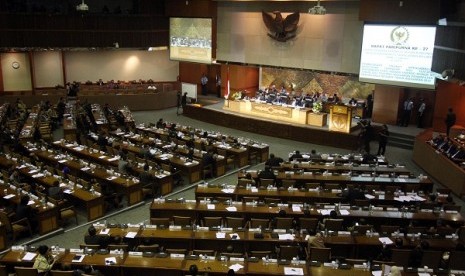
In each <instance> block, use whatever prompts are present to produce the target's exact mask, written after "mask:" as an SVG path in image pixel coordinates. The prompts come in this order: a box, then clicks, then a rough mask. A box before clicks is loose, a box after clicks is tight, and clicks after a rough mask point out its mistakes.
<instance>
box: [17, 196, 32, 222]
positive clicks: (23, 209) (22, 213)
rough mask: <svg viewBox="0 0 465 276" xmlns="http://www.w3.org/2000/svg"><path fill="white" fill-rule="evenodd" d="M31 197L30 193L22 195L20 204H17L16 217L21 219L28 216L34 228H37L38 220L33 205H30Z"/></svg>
mask: <svg viewBox="0 0 465 276" xmlns="http://www.w3.org/2000/svg"><path fill="white" fill-rule="evenodd" d="M30 199H31V198H30V197H29V196H28V195H23V196H21V199H20V201H19V204H18V206H16V212H15V218H16V220H21V219H23V218H27V219H28V220H29V223H30V224H31V227H32V229H36V228H37V220H36V218H35V215H34V211H33V210H32V207H31V206H29V205H28V203H29V200H30Z"/></svg>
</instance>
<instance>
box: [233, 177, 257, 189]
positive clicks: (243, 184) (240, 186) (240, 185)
mask: <svg viewBox="0 0 465 276" xmlns="http://www.w3.org/2000/svg"><path fill="white" fill-rule="evenodd" d="M247 184H250V185H252V186H255V181H254V180H253V179H247V178H239V179H238V180H237V186H236V187H237V188H238V189H244V188H246V187H247Z"/></svg>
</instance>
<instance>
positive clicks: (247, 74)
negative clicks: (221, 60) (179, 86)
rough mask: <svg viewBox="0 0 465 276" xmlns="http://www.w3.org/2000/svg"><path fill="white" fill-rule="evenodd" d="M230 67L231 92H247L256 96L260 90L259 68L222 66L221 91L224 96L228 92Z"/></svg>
mask: <svg viewBox="0 0 465 276" xmlns="http://www.w3.org/2000/svg"><path fill="white" fill-rule="evenodd" d="M228 67H229V83H230V86H231V87H230V88H231V92H235V91H240V90H247V91H248V92H250V93H251V94H250V95H249V96H253V95H255V92H256V91H257V90H258V81H259V68H258V67H247V66H240V65H222V66H221V80H222V82H221V90H222V91H223V95H225V94H226V93H227V92H226V82H227V74H228V73H227V72H228Z"/></svg>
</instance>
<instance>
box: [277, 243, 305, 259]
mask: <svg viewBox="0 0 465 276" xmlns="http://www.w3.org/2000/svg"><path fill="white" fill-rule="evenodd" d="M278 255H279V256H278V257H279V258H280V259H285V260H292V258H295V257H298V256H299V255H300V247H299V246H297V245H282V246H280V247H279V254H278Z"/></svg>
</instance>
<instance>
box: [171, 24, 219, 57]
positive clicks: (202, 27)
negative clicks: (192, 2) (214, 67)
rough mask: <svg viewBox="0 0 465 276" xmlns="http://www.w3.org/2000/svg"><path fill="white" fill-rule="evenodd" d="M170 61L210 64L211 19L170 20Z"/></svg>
mask: <svg viewBox="0 0 465 276" xmlns="http://www.w3.org/2000/svg"><path fill="white" fill-rule="evenodd" d="M170 59H172V60H178V61H190V62H199V63H211V62H212V19H211V18H185V17H171V18H170Z"/></svg>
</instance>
